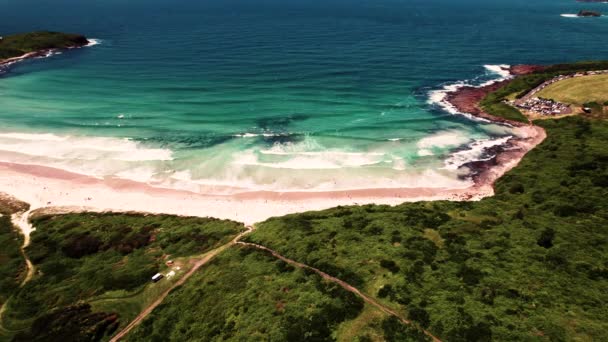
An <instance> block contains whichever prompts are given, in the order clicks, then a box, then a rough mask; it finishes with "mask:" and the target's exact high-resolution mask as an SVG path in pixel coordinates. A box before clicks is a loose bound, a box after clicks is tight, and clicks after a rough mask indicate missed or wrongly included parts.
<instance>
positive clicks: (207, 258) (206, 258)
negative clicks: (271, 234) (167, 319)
mask: <svg viewBox="0 0 608 342" xmlns="http://www.w3.org/2000/svg"><path fill="white" fill-rule="evenodd" d="M252 231H253V227H247V231H245V232H242V233H241V234H239V235H238V236H237V237H235V238H234V239H232V241H230V242H229V243H227V244H225V245H223V246H221V247H218V248H216V249H214V250H212V251H210V252H208V253H207V254H206V255H205V256H204V257H203V258H202V259H200V260H198V261H197V262H196V263H195V264H194V266H193V267H192V268H191V269H190V271H188V273H186V274H184V276H183V277H182V278H181V279H180V280H178V281H177V282H176V283H175V284H174V285H173V286H171V287H170V288H169V289H167V290H166V291H165V292H163V293H162V294H161V295H160V297H158V299H156V300H155V301H154V302H153V303H152V304H150V305H149V306H148V307H146V308H145V309H144V310H143V311H142V312H141V313H140V314H139V315H137V317H135V319H133V321H131V323H129V325H127V326H126V327H125V328H124V329H122V330H121V331H120V332H119V333H118V334H116V335H115V336H114V337H113V338H112V339H111V340H110V342H116V341H119V340H120V339H122V338H123V337H125V336H126V335H127V334H128V333H129V332H131V330H133V328H135V327H136V326H138V325H139V324H140V323H141V322H142V321H143V320H144V319H145V318H146V317H147V316H148V315H149V314H150V313H151V312H152V311H154V309H156V307H157V306H159V305H160V304H161V303H162V302H163V301H164V300H165V298H166V297H167V296H168V295H169V293H170V292H171V291H173V290H174V289H175V288H177V287H178V286H181V285H183V284H184V283H185V282H186V280H188V279H189V278H190V277H191V276H192V275H193V274H194V273H195V272H196V271H197V270H198V269H199V268H201V267H202V266H203V265H205V264H207V263H208V262H209V261H211V260H213V258H215V257H216V256H217V255H218V254H220V253H221V252H223V251H225V250H226V249H227V248H229V247H230V246H233V245H235V244H237V243H238V241H239V240H240V239H241V238H242V237H243V236H245V235H247V234H249V233H251V232H252Z"/></svg>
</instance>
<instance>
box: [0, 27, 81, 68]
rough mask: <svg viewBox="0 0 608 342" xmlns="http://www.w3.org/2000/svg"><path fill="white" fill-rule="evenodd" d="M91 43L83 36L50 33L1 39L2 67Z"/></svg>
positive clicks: (34, 33) (0, 59) (0, 55)
mask: <svg viewBox="0 0 608 342" xmlns="http://www.w3.org/2000/svg"><path fill="white" fill-rule="evenodd" d="M89 43H90V42H89V40H88V39H87V38H86V37H85V36H83V35H79V34H69V33H60V32H48V31H38V32H30V33H20V34H14V35H10V36H4V37H0V66H2V65H6V64H10V63H13V62H17V61H20V60H23V59H27V58H32V57H38V56H43V55H45V54H46V53H48V52H49V51H52V50H57V49H71V48H79V47H83V46H86V45H88V44H89Z"/></svg>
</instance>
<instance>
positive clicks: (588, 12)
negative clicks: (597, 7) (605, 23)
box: [577, 10, 602, 17]
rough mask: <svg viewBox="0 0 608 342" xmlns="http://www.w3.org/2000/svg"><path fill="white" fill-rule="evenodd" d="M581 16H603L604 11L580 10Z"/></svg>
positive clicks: (579, 14)
mask: <svg viewBox="0 0 608 342" xmlns="http://www.w3.org/2000/svg"><path fill="white" fill-rule="evenodd" d="M577 16H579V17H601V16H602V13H600V12H597V11H588V10H580V11H579V12H578V14H577Z"/></svg>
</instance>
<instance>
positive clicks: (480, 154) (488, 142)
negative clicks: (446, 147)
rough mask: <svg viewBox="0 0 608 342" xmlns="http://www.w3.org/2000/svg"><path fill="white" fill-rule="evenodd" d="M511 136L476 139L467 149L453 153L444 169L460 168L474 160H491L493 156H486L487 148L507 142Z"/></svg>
mask: <svg viewBox="0 0 608 342" xmlns="http://www.w3.org/2000/svg"><path fill="white" fill-rule="evenodd" d="M511 138H512V137H511V136H507V137H501V138H496V139H483V140H476V141H474V142H472V143H471V144H469V146H467V149H465V150H462V151H458V152H455V153H453V154H452V155H451V156H450V157H449V158H448V159H446V160H445V162H444V165H445V167H444V169H446V170H458V169H459V168H460V167H461V166H463V165H465V164H466V163H469V162H472V161H483V160H489V159H491V158H492V157H493V156H490V157H486V158H484V153H485V151H486V149H488V148H490V147H493V146H499V145H503V144H505V143H506V142H507V141H508V140H509V139H511Z"/></svg>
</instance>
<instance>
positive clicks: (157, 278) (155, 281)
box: [152, 273, 164, 283]
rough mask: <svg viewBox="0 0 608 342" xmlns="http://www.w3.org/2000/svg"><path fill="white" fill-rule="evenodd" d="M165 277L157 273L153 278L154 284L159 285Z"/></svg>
mask: <svg viewBox="0 0 608 342" xmlns="http://www.w3.org/2000/svg"><path fill="white" fill-rule="evenodd" d="M163 278H164V276H163V275H162V274H160V273H156V274H155V275H154V276H153V277H152V282H153V283H157V282H158V281H159V280H161V279H163Z"/></svg>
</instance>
